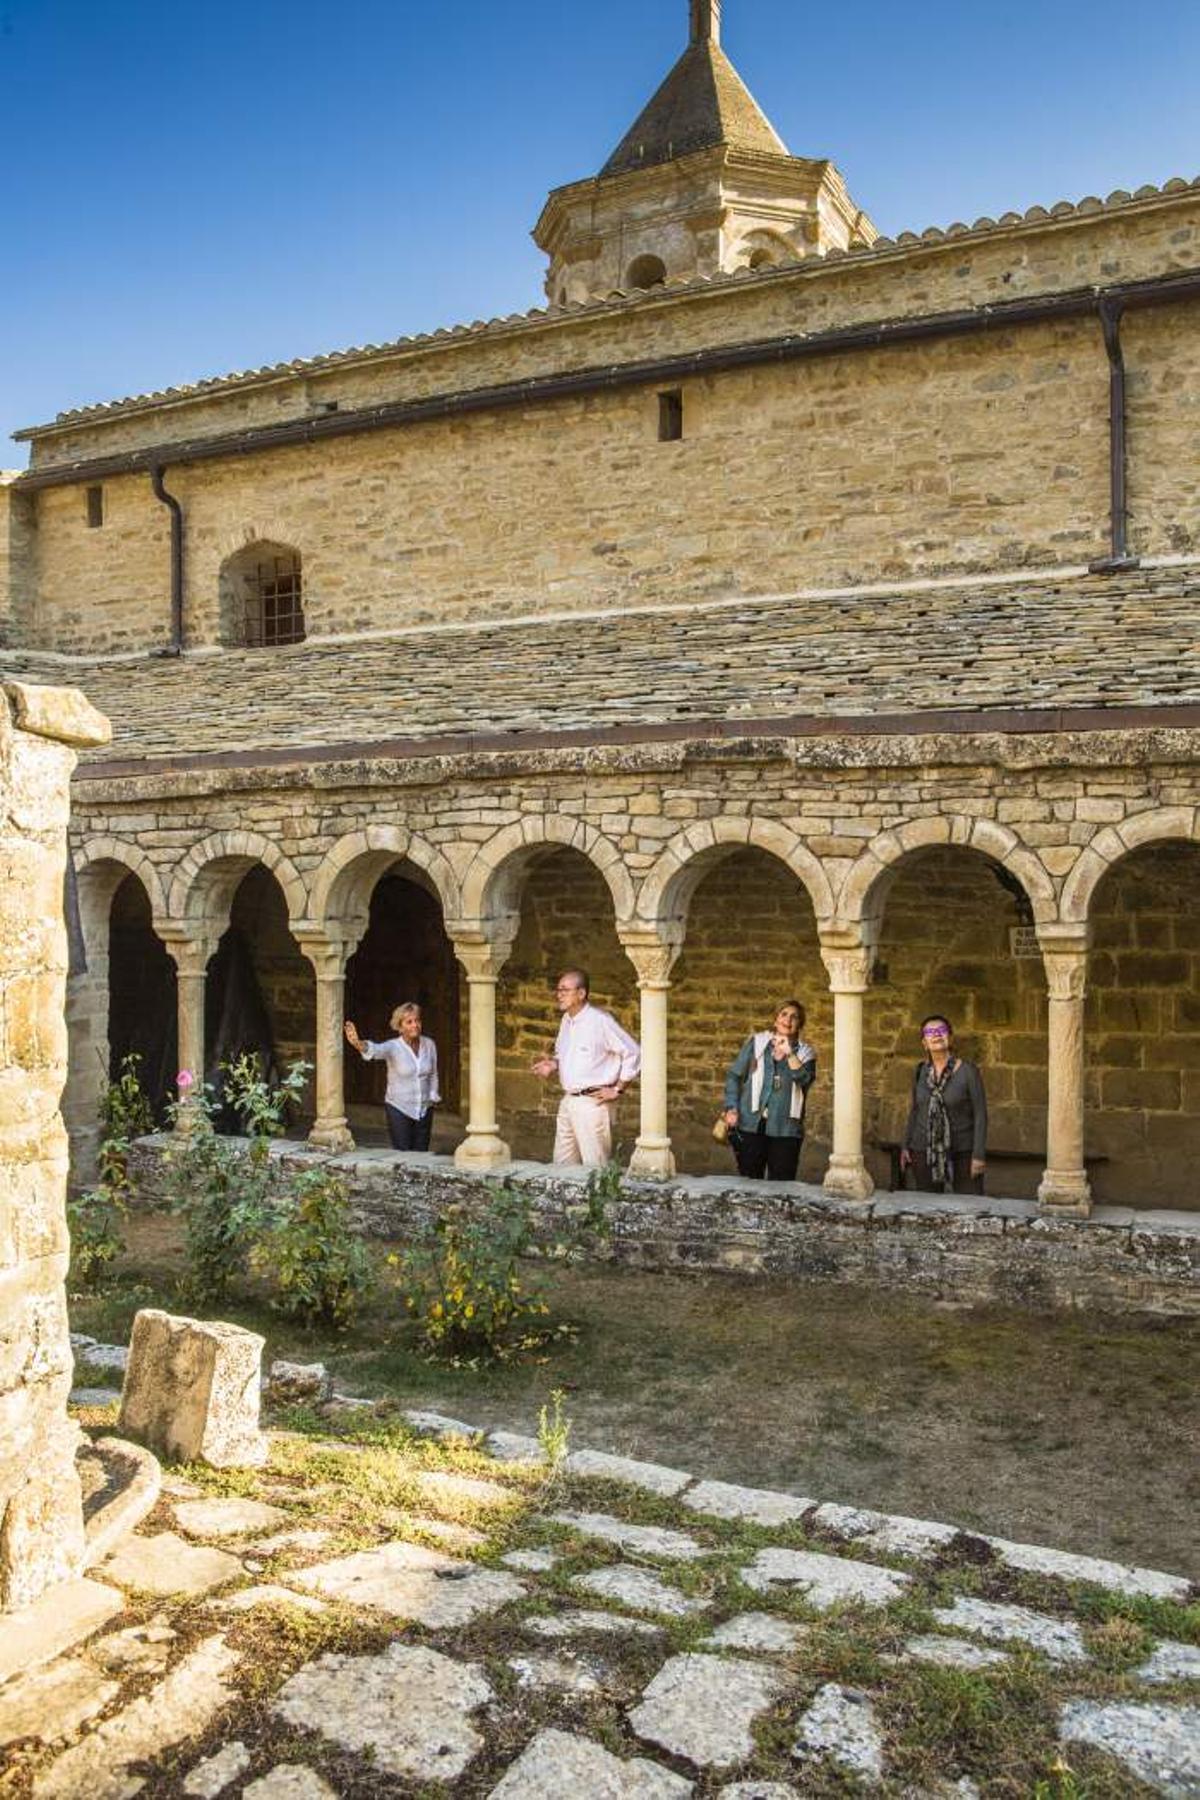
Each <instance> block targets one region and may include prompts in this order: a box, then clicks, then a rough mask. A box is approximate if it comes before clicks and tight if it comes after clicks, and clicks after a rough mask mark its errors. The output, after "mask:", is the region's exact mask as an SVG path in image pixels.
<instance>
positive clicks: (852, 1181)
mask: <svg viewBox="0 0 1200 1800" xmlns="http://www.w3.org/2000/svg"><path fill="white" fill-rule="evenodd" d="M821 1185H822V1187H823V1188H824V1189H825V1192H826V1193H827V1194H836V1195H837V1197H838V1199H839V1200H869V1199H870V1198H871V1195H872V1194H873V1193H874V1192H875V1183H874V1182H873V1181H872V1179H871V1177H870V1175H869V1174H868V1172H867V1165H866V1163H865V1162H864V1161H863V1159H862V1157H861V1156H831V1157H830V1159H829V1167H828V1168H827V1169H826V1171H825V1179H824V1181H823V1182H822V1184H821Z"/></svg>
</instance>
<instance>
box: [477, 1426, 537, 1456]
mask: <svg viewBox="0 0 1200 1800" xmlns="http://www.w3.org/2000/svg"><path fill="white" fill-rule="evenodd" d="M484 1449H485V1450H486V1451H487V1453H488V1455H489V1456H491V1457H494V1459H495V1460H496V1462H502V1463H544V1462H545V1461H546V1452H545V1451H544V1450H543V1449H542V1446H541V1445H540V1444H539V1443H538V1441H537V1439H536V1438H535V1437H526V1436H525V1435H524V1433H522V1432H519V1431H489V1433H488V1437H487V1442H486V1444H485V1445H484Z"/></svg>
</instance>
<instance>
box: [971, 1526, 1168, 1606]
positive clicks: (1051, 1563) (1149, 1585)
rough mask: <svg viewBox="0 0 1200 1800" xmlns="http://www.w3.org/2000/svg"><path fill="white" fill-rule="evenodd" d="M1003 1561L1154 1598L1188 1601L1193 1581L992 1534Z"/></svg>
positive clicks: (991, 1541)
mask: <svg viewBox="0 0 1200 1800" xmlns="http://www.w3.org/2000/svg"><path fill="white" fill-rule="evenodd" d="M984 1541H985V1542H986V1543H988V1544H990V1545H991V1547H992V1549H993V1550H994V1551H995V1552H996V1554H997V1556H999V1558H1000V1560H1001V1562H1004V1563H1007V1564H1008V1567H1009V1568H1010V1569H1025V1570H1027V1571H1028V1572H1029V1573H1030V1574H1031V1575H1057V1576H1059V1577H1060V1579H1061V1580H1063V1581H1087V1582H1091V1583H1093V1584H1094V1585H1095V1586H1096V1587H1103V1588H1109V1589H1111V1591H1112V1592H1113V1593H1116V1594H1130V1595H1133V1596H1135V1597H1136V1596H1139V1595H1145V1596H1146V1597H1147V1598H1149V1599H1151V1600H1179V1601H1184V1602H1186V1601H1187V1599H1188V1598H1189V1596H1190V1594H1191V1591H1192V1583H1191V1582H1190V1581H1189V1580H1188V1579H1187V1577H1186V1576H1184V1575H1167V1574H1165V1573H1164V1572H1163V1571H1162V1570H1160V1569H1139V1568H1134V1567H1130V1566H1128V1565H1126V1564H1124V1563H1116V1562H1109V1561H1108V1560H1107V1559H1106V1558H1104V1557H1101V1556H1075V1555H1073V1554H1072V1553H1071V1552H1070V1551H1068V1550H1048V1549H1046V1548H1045V1547H1044V1546H1043V1545H1041V1544H1014V1543H1010V1541H1009V1540H1008V1539H1007V1538H997V1537H990V1538H987V1539H985V1540H984Z"/></svg>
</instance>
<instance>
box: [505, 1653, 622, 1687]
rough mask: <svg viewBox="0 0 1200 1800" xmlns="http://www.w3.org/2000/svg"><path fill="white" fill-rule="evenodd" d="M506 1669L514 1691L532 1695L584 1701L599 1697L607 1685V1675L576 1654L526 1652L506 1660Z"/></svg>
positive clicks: (592, 1663) (604, 1671)
mask: <svg viewBox="0 0 1200 1800" xmlns="http://www.w3.org/2000/svg"><path fill="white" fill-rule="evenodd" d="M508 1666H509V1668H510V1669H511V1670H512V1672H513V1674H514V1675H515V1676H516V1678H517V1686H518V1687H522V1688H531V1689H533V1690H534V1691H535V1692H542V1693H563V1694H574V1695H577V1696H582V1697H588V1696H591V1695H593V1694H602V1693H603V1692H604V1691H605V1688H606V1686H607V1685H608V1684H607V1682H606V1680H605V1676H606V1675H607V1674H608V1671H606V1670H601V1669H600V1668H599V1667H598V1666H597V1665H596V1664H595V1663H594V1662H590V1661H589V1660H588V1659H587V1658H586V1657H584V1656H581V1655H580V1654H579V1652H578V1651H576V1650H530V1651H528V1652H527V1653H526V1654H525V1655H523V1656H510V1657H509V1659H508Z"/></svg>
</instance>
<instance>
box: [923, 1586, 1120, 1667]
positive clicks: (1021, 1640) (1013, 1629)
mask: <svg viewBox="0 0 1200 1800" xmlns="http://www.w3.org/2000/svg"><path fill="white" fill-rule="evenodd" d="M933 1617H934V1618H935V1619H936V1620H937V1622H938V1624H939V1625H942V1626H944V1627H945V1628H946V1630H947V1631H972V1632H975V1633H977V1634H978V1636H980V1637H986V1638H998V1639H999V1640H1000V1642H1001V1643H1006V1644H1007V1643H1015V1644H1024V1645H1026V1646H1027V1647H1028V1648H1029V1649H1032V1650H1040V1651H1041V1652H1042V1655H1043V1656H1048V1657H1049V1658H1050V1660H1051V1661H1052V1662H1061V1663H1077V1662H1086V1661H1087V1650H1086V1649H1085V1647H1084V1642H1083V1637H1082V1635H1081V1633H1080V1630H1079V1627H1078V1625H1076V1624H1074V1623H1073V1622H1072V1621H1071V1620H1070V1619H1051V1618H1048V1617H1047V1616H1046V1614H1045V1613H1036V1612H1031V1611H1030V1610H1029V1608H1028V1607H1024V1606H1007V1605H1005V1604H1003V1603H1002V1602H1001V1601H998V1600H976V1599H974V1598H972V1597H971V1596H969V1595H964V1594H960V1595H959V1597H958V1599H957V1600H956V1601H955V1602H954V1605H953V1606H943V1607H935V1608H934V1612H933Z"/></svg>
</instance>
